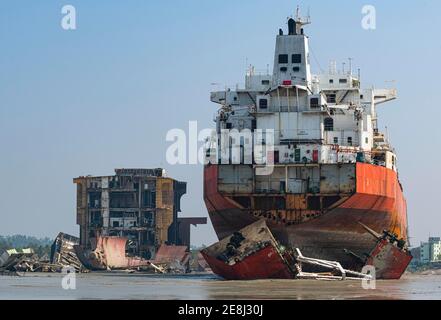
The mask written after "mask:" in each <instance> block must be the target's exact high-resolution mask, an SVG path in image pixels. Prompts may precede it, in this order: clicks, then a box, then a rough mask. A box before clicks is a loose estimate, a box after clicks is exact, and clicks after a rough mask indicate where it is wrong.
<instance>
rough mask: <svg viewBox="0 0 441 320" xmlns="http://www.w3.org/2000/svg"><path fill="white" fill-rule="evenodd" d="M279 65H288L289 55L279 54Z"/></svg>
mask: <svg viewBox="0 0 441 320" xmlns="http://www.w3.org/2000/svg"><path fill="white" fill-rule="evenodd" d="M279 63H288V55H287V54H279Z"/></svg>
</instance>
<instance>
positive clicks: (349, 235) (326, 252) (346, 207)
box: [204, 163, 408, 273]
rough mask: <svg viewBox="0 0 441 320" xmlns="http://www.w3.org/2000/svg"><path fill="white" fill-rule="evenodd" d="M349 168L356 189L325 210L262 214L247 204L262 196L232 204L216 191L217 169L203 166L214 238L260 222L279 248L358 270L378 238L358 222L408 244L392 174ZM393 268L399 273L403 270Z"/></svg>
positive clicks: (368, 166)
mask: <svg viewBox="0 0 441 320" xmlns="http://www.w3.org/2000/svg"><path fill="white" fill-rule="evenodd" d="M353 165H354V166H355V177H354V179H355V184H354V185H355V190H353V192H352V193H351V194H350V195H345V196H344V197H341V199H340V201H337V202H336V204H335V205H334V206H331V207H330V208H329V210H321V211H320V212H313V211H311V210H303V212H299V210H295V212H293V210H291V211H290V210H287V209H285V208H277V209H275V208H272V209H271V210H267V211H266V212H262V210H255V208H253V200H252V199H253V198H254V197H255V196H262V195H254V194H249V195H247V196H249V197H250V199H251V200H250V202H249V203H250V204H249V205H247V206H243V205H241V204H240V203H238V202H237V201H236V200H235V199H236V198H235V197H236V196H237V195H234V194H226V193H222V192H219V191H218V173H219V167H220V165H207V166H206V167H205V168H204V200H205V204H206V206H207V209H208V212H209V215H210V218H211V221H212V224H213V227H214V229H215V231H216V233H217V236H218V238H219V239H223V238H225V237H227V236H229V235H230V234H232V233H233V232H236V231H238V230H240V229H242V228H244V227H246V226H247V225H249V224H251V223H254V222H256V221H258V220H259V219H262V218H265V219H266V222H267V225H268V227H269V228H270V229H271V232H272V233H273V234H274V236H275V238H276V239H277V240H278V241H279V242H280V243H281V244H282V245H286V246H289V247H294V248H300V249H301V250H302V252H303V253H304V254H305V255H307V256H310V257H316V258H320V259H326V260H335V261H339V262H340V263H341V264H342V265H343V266H344V267H345V268H351V269H360V268H361V267H362V266H363V265H364V261H362V260H364V259H365V258H366V257H367V256H368V255H369V253H370V252H371V251H372V250H373V249H374V248H375V246H376V245H377V239H375V238H374V237H372V235H371V234H369V233H368V232H367V231H366V229H365V228H363V227H362V225H361V224H360V223H362V224H364V225H366V226H368V227H369V228H371V229H372V230H375V231H377V232H379V233H381V232H383V230H388V231H390V232H393V233H395V234H396V235H397V237H398V238H400V239H403V240H405V241H408V235H407V232H408V231H407V209H406V200H405V198H404V196H403V190H402V187H401V185H400V182H399V180H398V176H397V173H396V172H395V171H393V170H390V169H387V168H385V167H381V166H376V165H371V164H365V163H354V164H353ZM241 196H242V197H243V196H244V195H241ZM263 196H264V197H265V195H263ZM303 196H304V197H305V198H307V197H308V196H317V195H307V194H305V195H303ZM277 197H280V198H285V200H286V198H287V197H289V195H287V194H282V193H281V194H278V195H277ZM300 211H301V210H300ZM293 214H296V215H299V214H300V215H302V214H303V215H304V216H305V217H309V216H311V217H312V218H308V219H304V220H305V221H300V222H297V223H295V222H293V221H292V220H290V219H289V217H290V216H292V215H293ZM391 263H393V262H391ZM392 268H393V266H392ZM397 268H399V269H400V270H402V269H403V266H397ZM404 269H405V268H404ZM404 269H403V271H404ZM401 273H402V272H401Z"/></svg>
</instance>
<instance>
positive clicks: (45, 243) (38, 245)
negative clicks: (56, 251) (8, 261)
mask: <svg viewBox="0 0 441 320" xmlns="http://www.w3.org/2000/svg"><path fill="white" fill-rule="evenodd" d="M52 243H53V240H52V239H49V238H36V237H29V236H25V235H21V234H17V235H13V236H0V254H1V253H2V252H3V250H7V249H24V248H32V249H34V251H35V253H36V254H37V255H38V256H39V257H42V256H43V255H45V254H48V255H49V254H50V252H51V245H52Z"/></svg>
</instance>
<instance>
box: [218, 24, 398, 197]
mask: <svg viewBox="0 0 441 320" xmlns="http://www.w3.org/2000/svg"><path fill="white" fill-rule="evenodd" d="M307 23H309V19H308V20H306V19H301V18H300V17H297V19H296V20H294V19H289V21H288V29H289V30H288V34H283V31H282V30H280V31H279V35H278V36H277V39H276V48H275V57H274V68H273V74H272V75H270V74H268V73H267V74H265V73H264V74H261V73H259V74H257V73H256V72H255V71H254V68H253V67H250V69H249V70H248V72H247V74H246V79H245V88H243V89H236V90H231V89H227V90H225V91H218V92H213V93H212V94H211V101H213V102H216V103H219V104H221V105H222V108H221V109H220V112H219V116H218V117H217V130H218V132H219V133H220V130H221V129H238V130H239V131H240V130H243V129H250V130H254V129H263V130H266V129H272V130H274V132H275V137H274V140H275V155H274V158H275V163H276V165H277V164H289V163H322V164H328V163H329V164H330V163H333V164H335V163H355V162H356V161H357V160H358V161H363V162H366V163H373V164H377V165H382V166H385V167H387V168H389V169H393V170H397V168H396V155H395V153H394V151H393V149H392V148H391V147H390V145H389V143H388V142H387V139H386V137H385V136H384V135H383V134H381V133H380V132H379V131H378V127H377V118H376V107H377V106H378V105H379V104H381V103H384V102H387V101H390V100H393V99H395V98H396V91H395V90H394V89H381V90H379V89H373V88H370V89H362V88H361V86H360V79H359V77H358V76H355V75H354V74H353V72H352V67H351V66H350V67H349V68H348V70H347V71H345V70H343V71H337V67H336V65H335V63H331V66H330V68H329V71H328V72H327V73H321V74H317V75H313V74H312V73H311V57H310V51H309V38H308V37H307V36H306V35H305V34H304V31H303V26H304V25H305V24H307ZM276 174H277V173H276ZM318 178H319V177H317V179H318ZM318 182H319V181H316V183H318ZM286 187H288V188H289V186H286ZM269 188H270V189H272V188H271V187H269ZM278 188H279V186H277V187H276V189H278Z"/></svg>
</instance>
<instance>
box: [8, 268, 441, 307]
mask: <svg viewBox="0 0 441 320" xmlns="http://www.w3.org/2000/svg"><path fill="white" fill-rule="evenodd" d="M62 277H63V276H62V275H61V274H35V273H28V274H25V275H22V276H0V299H26V300H29V299H149V300H151V299H190V300H200V299H441V276H440V275H413V274H409V275H405V276H404V277H403V278H402V279H401V280H396V281H395V280H394V281H391V280H389V281H377V282H376V289H370V290H366V289H363V288H362V285H361V282H360V281H350V280H347V281H318V280H258V281H223V280H220V279H218V278H217V277H216V276H213V275H185V276H183V275H180V276H178V275H174V276H173V275H167V276H163V275H146V274H128V273H123V272H111V273H86V274H77V275H76V278H75V289H69V290H65V289H63V285H62V284H63V278H62ZM66 283H67V282H66V280H65V281H64V284H65V287H66ZM69 283H70V287H71V288H72V287H73V283H74V282H72V281H71V282H69Z"/></svg>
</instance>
